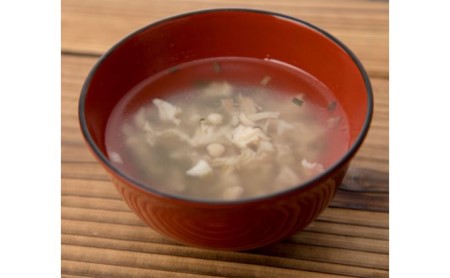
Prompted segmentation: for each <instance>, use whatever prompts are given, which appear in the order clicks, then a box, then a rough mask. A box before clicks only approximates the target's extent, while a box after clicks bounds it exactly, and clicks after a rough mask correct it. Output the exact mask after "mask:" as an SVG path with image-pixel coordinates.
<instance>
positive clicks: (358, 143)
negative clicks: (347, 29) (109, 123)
mask: <svg viewBox="0 0 450 278" xmlns="http://www.w3.org/2000/svg"><path fill="white" fill-rule="evenodd" d="M223 12H243V13H259V14H264V15H270V16H275V17H280V18H282V19H287V20H290V21H294V22H296V23H300V24H303V25H305V26H307V27H309V28H311V29H312V30H315V31H318V32H319V33H321V34H322V35H324V36H325V37H327V38H328V39H330V40H331V41H332V42H334V43H335V44H336V45H338V46H339V47H340V48H342V49H343V50H344V51H345V52H346V53H347V54H348V55H349V56H350V57H351V58H352V60H353V62H354V63H355V64H356V66H357V68H358V70H359V72H360V73H361V75H362V78H363V79H364V83H365V87H366V93H367V106H368V107H367V113H366V116H365V121H364V124H363V127H362V129H361V131H360V133H359V135H358V137H357V138H356V140H355V142H354V143H353V144H352V145H351V146H350V148H349V149H348V150H347V152H346V153H345V154H344V155H343V156H342V157H341V158H340V159H339V160H338V161H336V162H335V163H334V164H333V165H332V166H330V167H328V168H327V169H326V170H325V171H324V172H322V173H321V174H320V175H317V176H315V177H314V178H313V179H310V180H308V181H307V182H305V183H301V184H298V185H296V186H293V187H291V188H288V189H286V190H282V191H276V192H274V193H270V194H267V195H261V196H255V197H249V198H242V199H238V200H208V199H201V198H192V197H186V196H182V195H177V194H171V193H167V192H162V191H158V190H156V189H153V188H151V187H149V186H146V185H145V184H143V183H140V182H138V181H136V180H134V179H133V178H131V177H129V176H127V175H126V174H124V173H122V172H121V171H120V170H119V169H117V168H116V167H114V166H113V165H112V164H111V163H110V161H109V159H108V158H107V157H106V155H104V154H103V153H102V152H101V151H100V149H99V148H98V147H97V145H96V144H95V142H94V140H93V138H92V136H91V134H90V133H89V130H88V127H87V122H86V118H85V114H84V108H85V100H86V96H87V92H88V87H89V85H90V82H91V80H92V78H93V76H94V74H95V72H96V70H97V68H98V67H99V66H100V65H101V64H102V63H103V61H104V60H105V59H107V58H108V56H109V55H110V54H111V53H112V52H114V51H115V50H116V49H117V48H119V47H120V46H121V45H122V44H123V43H125V42H126V41H127V40H129V39H131V38H132V37H134V36H136V35H137V34H139V33H141V32H143V31H145V30H148V29H149V28H153V27H156V26H158V25H160V24H163V23H166V22H169V21H172V20H174V19H179V18H183V17H189V16H193V15H197V14H203V13H223ZM373 105H374V100H373V91H372V86H371V83H370V80H369V76H368V74H367V72H366V70H365V69H364V67H363V65H362V63H361V62H360V61H359V59H358V58H357V57H356V55H355V54H354V53H353V52H352V51H351V50H350V49H349V48H348V47H347V46H346V45H345V44H344V43H342V42H341V41H340V40H338V39H337V38H336V37H334V36H333V35H331V34H330V33H328V32H326V31H324V30H322V29H321V28H319V27H317V26H315V25H313V24H311V23H309V22H306V21H303V20H301V19H298V18H295V17H292V16H288V15H285V14H281V13H278V12H272V11H267V10H258V9H247V8H219V9H204V10H196V11H191V12H186V13H182V14H178V15H175V16H170V17H167V18H164V19H161V20H159V21H156V22H153V23H151V24H148V25H146V26H144V27H142V28H140V29H138V30H136V31H134V32H132V33H130V34H128V35H127V36H125V37H124V38H122V39H121V40H120V41H119V42H117V43H116V44H115V45H114V46H113V47H111V48H110V49H109V50H108V51H107V52H105V53H104V54H103V55H102V56H101V57H100V58H99V60H98V61H97V62H96V64H95V65H94V67H93V68H92V69H91V71H90V72H89V74H88V76H87V78H86V81H85V82H84V85H83V87H82V90H81V95H80V99H79V105H78V115H79V123H80V127H81V130H82V133H83V136H84V138H85V140H86V142H87V143H88V144H89V145H90V147H91V148H92V150H93V151H94V153H95V155H96V156H97V157H98V158H99V159H100V160H101V161H102V162H103V163H104V164H105V165H107V166H108V168H109V169H111V170H112V171H113V172H114V173H115V174H116V175H118V176H120V177H121V178H122V179H124V180H126V181H127V182H129V183H130V184H132V185H134V186H137V187H138V188H139V189H141V190H143V191H145V192H148V193H151V194H154V195H157V196H159V197H162V198H166V199H172V200H177V201H181V202H185V203H190V204H193V205H195V204H198V205H213V206H219V205H238V204H249V203H256V202H262V201H265V200H269V199H277V198H281V197H283V196H287V195H290V194H291V193H292V192H295V191H298V190H301V189H305V188H308V187H311V186H313V185H315V184H316V183H318V182H320V181H322V180H325V179H326V178H327V176H329V175H330V174H331V173H333V172H335V171H338V170H339V169H340V168H341V167H345V165H346V163H347V162H349V161H350V160H351V158H352V157H353V156H354V155H355V153H356V152H357V151H358V149H359V148H360V146H361V145H362V143H363V141H364V138H365V137H366V135H367V132H368V130H369V127H370V123H371V121H372V115H373Z"/></svg>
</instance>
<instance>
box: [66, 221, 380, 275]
mask: <svg viewBox="0 0 450 278" xmlns="http://www.w3.org/2000/svg"><path fill="white" fill-rule="evenodd" d="M64 222H65V225H64V227H63V230H62V232H63V235H78V236H85V237H90V238H96V239H97V238H99V239H100V238H102V239H115V240H121V241H127V242H126V243H123V244H122V246H127V248H126V249H127V250H135V248H137V250H136V251H145V252H152V253H163V254H169V255H171V254H175V255H176V254H178V255H180V256H187V255H189V254H190V255H189V256H193V257H199V258H206V259H213V258H214V259H216V260H227V261H234V260H237V261H241V262H243V263H255V262H254V260H255V256H251V254H254V255H257V256H270V257H282V258H288V259H289V258H290V259H298V260H302V261H308V263H310V262H322V263H325V264H340V265H345V266H357V267H358V268H360V267H361V268H369V269H379V270H386V268H387V263H388V260H387V259H388V257H387V255H386V254H378V253H372V252H362V251H354V250H346V249H339V248H329V247H321V246H314V245H304V244H292V243H289V242H280V243H276V244H272V245H270V246H269V247H270V248H268V249H264V248H262V249H258V250H253V251H246V252H239V254H238V253H235V252H225V251H215V250H207V249H198V248H193V247H186V246H183V245H180V244H177V243H175V242H171V241H170V240H168V239H166V238H164V237H162V236H159V235H158V234H156V233H154V232H153V231H149V230H148V228H145V227H131V226H126V225H119V224H109V223H94V222H88V221H87V222H84V221H74V220H64ZM96 241H97V242H98V240H96ZM78 244H80V245H81V243H78ZM84 244H85V245H88V244H87V243H84ZM75 245H77V244H75ZM91 245H92V244H90V245H89V246H91ZM110 246H111V248H118V249H123V248H124V247H120V246H118V244H111V245H110ZM139 248H145V249H144V250H140V249H139ZM263 249H264V250H263ZM285 249H292V250H293V251H295V252H293V253H288V252H285V253H280V252H281V251H282V250H285ZM339 253H341V254H342V256H336V254H339ZM240 254H242V255H240ZM256 258H257V257H256ZM277 261H278V260H277ZM283 261H284V260H283ZM379 263H381V264H379ZM319 265H320V264H319ZM303 267H306V265H304V266H303ZM303 267H302V268H303ZM311 267H317V264H312V266H311ZM329 267H331V266H329ZM336 267H337V266H333V265H332V269H336ZM305 269H308V270H314V269H311V268H305ZM315 270H318V271H320V270H319V269H315ZM349 271H350V270H349V269H348V268H347V270H346V272H345V273H347V275H350V273H349ZM356 271H361V270H360V269H359V270H358V269H357V270H356ZM333 273H341V274H342V273H343V272H340V271H336V272H333Z"/></svg>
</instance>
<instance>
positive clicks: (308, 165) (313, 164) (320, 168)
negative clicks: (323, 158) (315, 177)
mask: <svg viewBox="0 0 450 278" xmlns="http://www.w3.org/2000/svg"><path fill="white" fill-rule="evenodd" d="M302 166H303V167H305V168H307V169H309V170H314V171H316V172H318V173H320V172H323V171H324V170H325V169H324V168H323V165H322V164H320V163H317V162H308V160H306V159H303V160H302Z"/></svg>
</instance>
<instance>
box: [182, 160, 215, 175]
mask: <svg viewBox="0 0 450 278" xmlns="http://www.w3.org/2000/svg"><path fill="white" fill-rule="evenodd" d="M211 173H212V168H211V166H210V165H209V164H208V162H206V161H205V160H203V159H202V160H200V161H199V162H197V164H195V166H194V167H192V168H191V169H189V170H187V171H186V175H188V176H191V177H200V178H201V177H204V176H206V175H209V174H211Z"/></svg>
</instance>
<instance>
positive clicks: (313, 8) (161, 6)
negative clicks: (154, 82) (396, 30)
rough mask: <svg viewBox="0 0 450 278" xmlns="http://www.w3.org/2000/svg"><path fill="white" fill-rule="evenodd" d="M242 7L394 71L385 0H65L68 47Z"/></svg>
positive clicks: (87, 46)
mask: <svg viewBox="0 0 450 278" xmlns="http://www.w3.org/2000/svg"><path fill="white" fill-rule="evenodd" d="M222 7H241V8H254V9H263V10H271V11H275V12H280V13H283V14H287V15H290V16H293V17H297V18H301V19H303V20H306V21H308V22H310V23H312V24H315V25H317V26H318V27H320V28H323V29H325V30H327V31H328V32H330V33H332V34H333V35H334V36H336V37H337V38H338V39H340V40H341V41H343V42H344V43H345V44H347V45H348V46H349V47H350V48H351V49H352V50H353V51H354V52H355V53H356V55H357V56H358V57H360V59H361V60H362V62H363V64H364V66H365V67H366V69H367V70H368V71H369V73H370V74H371V75H372V76H382V77H386V76H387V75H388V3H387V2H379V1H368V0H366V1H353V0H343V1H339V2H336V1H313V0H306V1H277V2H276V3H275V2H270V1H245V2H244V1H234V2H230V1H223V0H222V1H206V0H205V1H193V0H189V1H174V0H169V1H162V0H160V1H152V4H151V5H149V3H148V2H147V1H145V0H134V1H128V2H126V5H125V4H124V3H123V1H104V0H81V1H78V0H77V1H76V0H65V1H63V4H62V7H61V10H62V15H61V17H62V18H61V20H62V48H63V49H64V50H66V51H75V52H77V51H79V52H83V51H84V52H88V53H98V54H100V53H103V52H105V51H106V50H107V49H109V48H110V47H111V46H112V45H113V44H115V43H116V42H117V41H119V40H120V39H121V38H123V37H124V36H126V35H128V34H129V33H131V32H133V31H135V30H137V29H139V28H141V27H143V26H145V25H147V24H149V23H151V22H154V21H156V20H160V19H162V18H166V17H168V16H173V15H175V14H179V13H183V12H186V11H192V10H198V9H207V8H222Z"/></svg>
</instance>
